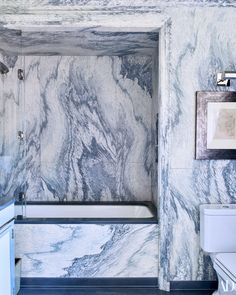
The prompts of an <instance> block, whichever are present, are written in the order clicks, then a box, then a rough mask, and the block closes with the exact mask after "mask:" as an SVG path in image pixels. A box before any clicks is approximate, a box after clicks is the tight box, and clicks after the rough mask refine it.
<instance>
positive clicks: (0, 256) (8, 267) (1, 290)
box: [0, 223, 14, 295]
mask: <svg viewBox="0 0 236 295" xmlns="http://www.w3.org/2000/svg"><path fill="white" fill-rule="evenodd" d="M0 294H1V295H3V294H4V295H13V294H14V246H13V224H11V223H10V224H8V225H7V226H5V227H3V228H2V229H1V230H0Z"/></svg>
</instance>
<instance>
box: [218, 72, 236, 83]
mask: <svg viewBox="0 0 236 295" xmlns="http://www.w3.org/2000/svg"><path fill="white" fill-rule="evenodd" d="M231 79H236V71H234V72H230V71H225V72H220V73H217V86H230V80H231Z"/></svg>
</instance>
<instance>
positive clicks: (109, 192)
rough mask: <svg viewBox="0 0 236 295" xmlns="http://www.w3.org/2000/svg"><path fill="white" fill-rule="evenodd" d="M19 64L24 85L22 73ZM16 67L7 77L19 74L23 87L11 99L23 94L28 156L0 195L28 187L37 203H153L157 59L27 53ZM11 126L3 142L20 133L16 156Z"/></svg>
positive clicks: (18, 160)
mask: <svg viewBox="0 0 236 295" xmlns="http://www.w3.org/2000/svg"><path fill="white" fill-rule="evenodd" d="M20 60H23V61H22V63H23V64H24V65H23V68H24V70H25V79H24V81H22V82H20V81H19V80H17V79H16V69H15V67H17V66H19V63H21V61H20ZM15 62H16V64H15V67H14V70H11V74H10V75H9V76H8V75H7V76H6V77H4V78H2V79H5V84H6V83H9V84H10V83H11V82H10V81H12V75H13V74H14V75H15V79H14V83H16V86H17V85H18V84H22V87H23V91H22V93H16V92H15V93H12V97H11V99H12V100H14V99H15V97H20V100H21V103H19V102H18V104H19V107H18V112H17V115H18V117H20V118H18V119H19V120H21V121H22V122H23V123H22V124H23V126H22V128H23V131H24V132H25V139H24V141H23V142H22V145H23V154H20V155H19V153H16V154H15V157H13V158H12V160H13V163H11V164H9V165H10V166H11V167H10V168H9V169H10V172H11V173H12V172H13V170H14V178H12V179H9V178H7V179H5V182H6V181H7V182H8V183H7V188H8V189H7V190H6V189H5V188H4V181H3V186H2V187H1V188H2V190H1V193H2V194H7V193H9V190H10V192H11V193H15V194H17V193H18V192H19V190H20V189H21V190H23V191H26V194H27V200H31V201H58V200H67V201H152V198H153V189H152V187H153V185H154V182H153V178H154V177H155V175H154V172H153V169H154V163H153V159H154V157H155V155H154V127H155V126H153V122H152V104H153V99H152V68H153V59H152V57H151V56H139V55H132V56H131V55H126V56H122V57H117V56H110V57H108V56H107V57H96V56H88V57H80V56H77V57H72V56H70V57H68V56H63V57H62V56H58V57H56V56H55V57H54V56H44V57H38V56H36V57H34V56H25V57H20V58H19V60H17V59H16V61H15ZM12 71H13V73H12ZM9 79H11V80H9ZM14 83H12V84H14ZM6 87H7V84H6ZM6 87H5V88H6ZM12 88H13V85H10V86H9V89H8V91H9V92H11V91H12ZM16 91H17V88H16ZM4 97H5V98H6V99H7V97H8V95H7V94H6V93H5V94H4ZM4 112H5V109H3V112H2V113H3V115H4V118H3V121H5V124H7V120H5V118H6V117H7V119H8V120H9V118H10V117H9V114H8V113H6V114H5V113H4ZM19 120H18V122H19ZM10 127H11V133H10V134H8V129H6V128H5V133H6V134H5V135H6V136H4V135H3V139H4V137H7V138H11V136H12V132H13V133H15V134H14V137H13V138H11V141H14V144H15V145H16V144H17V147H14V146H13V147H12V149H13V150H14V149H15V152H16V150H17V149H18V145H20V143H19V141H17V139H16V137H17V135H16V134H17V128H19V127H20V126H16V124H15V123H14V124H13V122H11V125H10ZM3 129H4V128H3ZM4 140H5V139H4ZM15 142H16V143H15ZM19 176H20V179H19ZM16 178H18V180H17V179H16ZM16 185H17V186H16ZM5 186H6V184H5Z"/></svg>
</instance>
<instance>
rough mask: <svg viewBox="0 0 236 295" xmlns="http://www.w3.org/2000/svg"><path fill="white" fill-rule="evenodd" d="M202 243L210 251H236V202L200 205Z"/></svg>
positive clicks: (202, 246)
mask: <svg viewBox="0 0 236 295" xmlns="http://www.w3.org/2000/svg"><path fill="white" fill-rule="evenodd" d="M200 244H201V248H202V249H203V250H204V251H205V252H208V253H217V252H222V253H224V252H236V204H233V205H232V204H217V205H215V204H214V205H213V204H210V205H201V206H200Z"/></svg>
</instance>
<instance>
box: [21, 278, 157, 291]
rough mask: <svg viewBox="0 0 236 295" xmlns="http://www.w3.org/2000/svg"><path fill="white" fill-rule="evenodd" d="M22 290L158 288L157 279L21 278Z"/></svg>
mask: <svg viewBox="0 0 236 295" xmlns="http://www.w3.org/2000/svg"><path fill="white" fill-rule="evenodd" d="M21 287H22V288H37V289H39V288H134V287H139V288H157V287H158V279H157V278H21Z"/></svg>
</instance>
